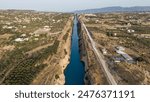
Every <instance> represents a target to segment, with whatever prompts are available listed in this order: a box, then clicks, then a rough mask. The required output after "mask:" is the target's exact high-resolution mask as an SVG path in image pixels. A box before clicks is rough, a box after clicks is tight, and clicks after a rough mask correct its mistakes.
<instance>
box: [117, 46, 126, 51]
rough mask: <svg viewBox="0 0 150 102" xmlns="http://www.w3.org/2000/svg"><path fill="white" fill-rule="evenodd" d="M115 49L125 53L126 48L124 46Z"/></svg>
mask: <svg viewBox="0 0 150 102" xmlns="http://www.w3.org/2000/svg"><path fill="white" fill-rule="evenodd" d="M115 48H116V50H119V51H124V50H125V48H124V47H123V46H117V47H115Z"/></svg>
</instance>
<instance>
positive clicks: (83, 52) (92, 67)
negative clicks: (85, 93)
mask: <svg viewBox="0 0 150 102" xmlns="http://www.w3.org/2000/svg"><path fill="white" fill-rule="evenodd" d="M78 32H79V38H80V39H79V47H80V57H81V60H82V61H83V62H84V63H85V72H86V74H85V84H92V85H99V84H108V83H107V81H106V78H105V77H104V74H103V72H102V70H101V68H100V66H99V64H98V62H97V60H96V57H95V55H94V53H93V51H92V47H91V44H90V41H89V39H88V37H87V34H86V32H85V31H84V29H83V28H82V26H81V23H80V20H79V23H78Z"/></svg>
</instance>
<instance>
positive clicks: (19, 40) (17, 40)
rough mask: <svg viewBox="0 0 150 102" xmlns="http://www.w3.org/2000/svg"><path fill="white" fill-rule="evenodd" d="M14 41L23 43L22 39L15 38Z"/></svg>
mask: <svg viewBox="0 0 150 102" xmlns="http://www.w3.org/2000/svg"><path fill="white" fill-rule="evenodd" d="M15 41H16V42H23V41H24V40H23V38H17V39H15Z"/></svg>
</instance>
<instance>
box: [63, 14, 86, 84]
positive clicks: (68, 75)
mask: <svg viewBox="0 0 150 102" xmlns="http://www.w3.org/2000/svg"><path fill="white" fill-rule="evenodd" d="M77 23H78V20H77V17H76V16H75V19H74V26H73V32H72V43H71V56H70V64H69V65H68V66H67V68H66V69H65V72H64V74H65V85H84V77H85V69H84V63H83V62H81V60H80V53H79V42H78V40H79V37H78V30H77Z"/></svg>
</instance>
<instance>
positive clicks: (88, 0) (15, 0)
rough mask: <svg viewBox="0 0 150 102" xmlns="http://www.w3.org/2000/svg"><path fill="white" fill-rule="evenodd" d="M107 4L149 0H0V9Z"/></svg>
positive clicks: (139, 3)
mask: <svg viewBox="0 0 150 102" xmlns="http://www.w3.org/2000/svg"><path fill="white" fill-rule="evenodd" d="M108 6H123V7H128V6H150V0H0V9H32V10H40V11H74V10H80V9H87V8H88V9H89V8H102V7H108Z"/></svg>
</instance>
